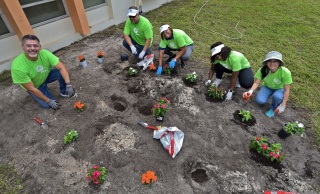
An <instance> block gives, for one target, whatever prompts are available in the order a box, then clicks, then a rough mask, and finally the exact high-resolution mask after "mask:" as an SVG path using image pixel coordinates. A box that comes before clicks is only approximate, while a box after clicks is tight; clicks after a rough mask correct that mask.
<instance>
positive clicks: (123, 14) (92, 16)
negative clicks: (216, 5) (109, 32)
mask: <svg viewBox="0 0 320 194" xmlns="http://www.w3.org/2000/svg"><path fill="white" fill-rule="evenodd" d="M1 1H2V2H1ZM3 1H6V4H5V3H4V2H3ZM17 1H18V0H0V6H1V10H2V11H3V12H4V13H6V12H5V9H6V7H5V6H8V5H9V6H10V5H11V3H12V2H15V3H16V4H15V6H16V5H17ZM66 1H70V2H73V5H72V3H71V4H70V5H71V6H70V7H68V10H67V12H68V13H70V15H68V17H65V18H63V19H60V20H57V21H54V22H51V23H48V24H45V25H41V26H38V27H35V28H30V29H31V31H32V30H33V34H35V35H37V36H38V37H39V39H40V41H41V45H42V48H45V49H48V50H50V51H55V50H58V49H60V48H63V47H65V46H68V45H70V44H71V43H73V42H75V41H77V40H80V39H82V38H83V37H85V36H88V35H91V34H93V33H96V32H98V31H101V30H104V29H107V28H108V27H110V26H113V25H117V24H120V23H122V22H124V21H125V20H126V19H127V11H128V8H129V7H130V6H132V5H134V2H135V1H133V0H106V4H103V6H101V7H98V8H94V9H88V11H86V10H83V12H82V10H81V6H78V5H79V4H78V3H79V2H82V1H81V0H66ZM171 1H172V0H143V5H142V7H143V12H148V11H151V10H153V9H156V8H158V7H160V6H161V5H163V4H165V3H168V2H171ZM70 2H68V3H67V4H68V6H69V3H70ZM136 2H138V0H137V1H136ZM18 6H19V4H18ZM72 6H74V7H72ZM79 7H80V8H79ZM82 7H83V6H82ZM11 9H12V8H11ZM17 9H21V7H15V8H14V10H17ZM22 14H23V13H22ZM7 15H10V13H6V16H7ZM71 16H72V17H71ZM13 17H14V14H13ZM18 17H19V18H18V19H17V20H14V19H12V20H10V21H11V23H14V22H15V23H14V25H15V24H17V26H19V20H21V19H20V17H21V16H20V15H18ZM10 19H11V18H10ZM79 20H82V21H79ZM84 20H85V21H84ZM23 25H25V23H24V24H23ZM86 25H87V26H86ZM12 29H14V33H13V35H10V36H8V37H5V38H2V39H0V72H2V71H4V70H9V69H10V65H11V62H12V60H13V59H14V57H16V56H17V55H18V54H20V53H21V52H23V51H22V49H21V42H20V39H21V34H23V29H24V28H22V30H21V29H20V31H19V28H18V27H16V26H14V27H12ZM21 31H22V32H21ZM28 32H30V30H29V31H28ZM26 33H27V32H26Z"/></svg>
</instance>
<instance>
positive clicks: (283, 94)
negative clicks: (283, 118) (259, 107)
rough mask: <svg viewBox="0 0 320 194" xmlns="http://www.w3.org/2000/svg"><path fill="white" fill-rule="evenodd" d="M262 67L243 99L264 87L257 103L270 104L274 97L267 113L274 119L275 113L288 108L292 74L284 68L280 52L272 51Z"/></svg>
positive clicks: (259, 93)
mask: <svg viewBox="0 0 320 194" xmlns="http://www.w3.org/2000/svg"><path fill="white" fill-rule="evenodd" d="M262 65H263V66H262V67H261V68H260V69H259V70H258V71H257V73H256V74H255V76H254V77H255V81H254V84H253V85H252V87H251V89H250V90H249V91H248V92H245V93H243V98H248V97H250V96H251V95H252V92H253V91H254V90H256V89H257V88H258V87H259V84H260V82H261V81H263V83H262V87H261V89H260V91H259V92H258V95H257V98H256V101H257V102H258V103H259V104H264V103H267V102H268V99H269V98H270V96H272V102H271V105H270V109H269V110H268V111H267V112H266V115H267V116H268V117H273V116H274V115H275V113H278V114H279V113H282V112H283V111H284V109H285V107H286V104H287V101H288V99H289V94H290V84H292V77H291V72H290V71H289V70H288V69H287V68H285V67H283V65H284V62H283V61H282V55H281V53H279V52H278V51H271V52H269V53H268V54H267V55H266V58H265V59H264V60H263V62H262Z"/></svg>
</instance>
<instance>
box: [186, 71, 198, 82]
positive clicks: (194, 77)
mask: <svg viewBox="0 0 320 194" xmlns="http://www.w3.org/2000/svg"><path fill="white" fill-rule="evenodd" d="M197 79H198V74H197V73H196V72H195V71H194V72H192V73H188V74H187V77H186V80H189V81H190V82H196V81H197Z"/></svg>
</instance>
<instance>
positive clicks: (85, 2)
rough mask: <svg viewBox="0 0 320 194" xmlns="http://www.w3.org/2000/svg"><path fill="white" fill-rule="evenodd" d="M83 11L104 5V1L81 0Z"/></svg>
mask: <svg viewBox="0 0 320 194" xmlns="http://www.w3.org/2000/svg"><path fill="white" fill-rule="evenodd" d="M82 2H83V6H84V8H85V9H88V8H90V7H94V6H98V5H101V4H104V3H106V1H105V0H82Z"/></svg>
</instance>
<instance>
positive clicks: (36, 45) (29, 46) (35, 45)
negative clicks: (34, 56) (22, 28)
mask: <svg viewBox="0 0 320 194" xmlns="http://www.w3.org/2000/svg"><path fill="white" fill-rule="evenodd" d="M25 45H26V47H28V48H31V47H34V48H39V47H40V45H38V44H25Z"/></svg>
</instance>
